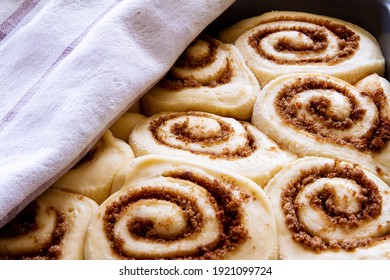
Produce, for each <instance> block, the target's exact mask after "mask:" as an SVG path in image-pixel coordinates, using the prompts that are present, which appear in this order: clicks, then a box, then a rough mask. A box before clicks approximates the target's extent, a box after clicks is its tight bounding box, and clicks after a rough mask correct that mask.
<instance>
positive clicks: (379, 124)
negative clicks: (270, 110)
mask: <svg viewBox="0 0 390 280" xmlns="http://www.w3.org/2000/svg"><path fill="white" fill-rule="evenodd" d="M313 89H323V90H334V91H337V92H338V93H340V94H342V95H344V96H345V97H347V99H348V100H349V102H350V105H351V112H350V114H349V116H348V117H347V118H345V119H340V118H339V117H338V116H337V115H336V114H334V113H333V112H332V110H331V108H330V101H329V100H328V99H327V98H325V97H315V98H313V99H312V100H311V101H310V102H309V103H308V104H306V105H305V106H306V110H307V111H308V112H310V113H311V118H312V119H307V118H303V117H298V109H300V108H301V107H302V105H301V107H300V106H297V104H294V103H293V102H292V99H293V98H294V97H295V96H296V95H298V94H300V93H301V92H304V91H307V90H313ZM362 94H365V93H362ZM369 97H370V98H371V100H372V101H373V102H374V104H375V105H376V106H377V108H378V111H379V112H380V113H379V116H378V119H377V120H376V122H374V123H373V124H372V127H371V128H370V129H368V131H367V132H366V133H365V135H363V136H362V137H360V138H356V137H352V136H346V137H341V136H337V135H331V134H329V132H328V131H326V130H324V129H322V128H321V125H322V126H324V127H326V128H334V129H341V130H343V129H348V128H350V127H352V126H353V125H354V123H356V122H358V121H360V120H362V118H363V116H364V114H365V110H364V109H362V108H359V106H358V103H357V100H356V98H355V97H354V96H353V95H352V93H350V91H349V90H348V89H347V88H345V87H342V86H340V85H337V84H335V83H333V82H331V81H326V80H324V79H318V78H316V77H309V78H299V79H296V80H294V81H293V82H291V83H289V84H287V85H285V86H284V87H283V88H282V89H281V90H280V91H279V92H278V95H277V97H276V99H275V101H274V106H275V108H276V111H277V113H278V114H279V115H280V116H282V117H283V119H284V120H285V121H286V122H287V123H289V124H291V125H293V126H294V127H296V128H298V129H300V130H305V131H307V132H309V133H311V134H312V135H313V136H315V137H316V138H317V140H319V141H321V140H324V139H328V140H330V141H333V142H334V143H336V144H339V145H348V146H351V147H354V148H355V149H357V150H360V151H374V152H377V151H380V150H381V149H383V148H384V147H385V146H386V145H387V143H388V142H389V141H390V121H389V116H388V115H387V114H385V113H383V112H386V111H385V110H384V109H382V108H383V107H384V106H385V105H384V104H386V103H385V102H384V101H383V99H384V98H385V97H384V94H383V92H382V94H380V93H377V94H376V96H375V97H371V96H369ZM320 124H321V125H320Z"/></svg>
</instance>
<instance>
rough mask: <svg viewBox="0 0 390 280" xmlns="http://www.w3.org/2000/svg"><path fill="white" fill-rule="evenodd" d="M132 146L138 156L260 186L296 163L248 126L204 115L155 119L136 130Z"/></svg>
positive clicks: (292, 157) (137, 127)
mask: <svg viewBox="0 0 390 280" xmlns="http://www.w3.org/2000/svg"><path fill="white" fill-rule="evenodd" d="M129 143H130V145H131V147H132V148H133V150H134V153H135V154H136V156H142V155H147V154H165V155H175V156H180V157H185V158H190V159H193V160H194V161H197V162H202V163H205V164H208V165H212V166H216V167H219V168H223V169H225V170H228V171H231V172H235V173H239V174H241V175H244V176H246V177H248V178H250V179H252V180H254V181H255V182H256V183H257V184H259V185H260V186H264V185H265V183H266V182H267V181H268V180H269V179H270V178H271V177H272V176H273V175H274V174H275V173H276V172H277V171H279V170H280V169H281V168H282V167H283V166H284V165H285V164H286V163H288V162H291V161H293V160H295V159H296V156H295V155H294V154H292V153H290V152H286V151H284V150H282V149H281V148H280V147H279V146H278V145H277V144H276V143H275V142H274V141H272V140H271V139H270V138H269V137H268V136H266V135H265V134H264V133H262V132H261V131H259V130H258V129H257V128H256V127H254V126H253V125H252V124H250V123H249V122H239V121H237V120H235V119H232V118H226V117H220V116H217V115H214V114H210V113H204V112H177V113H176V112H173V113H161V114H157V115H155V116H152V117H150V118H148V119H146V120H144V121H142V122H140V123H139V124H138V125H137V126H136V127H135V128H134V129H133V131H132V133H131V134H130V137H129Z"/></svg>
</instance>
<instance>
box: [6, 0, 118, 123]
mask: <svg viewBox="0 0 390 280" xmlns="http://www.w3.org/2000/svg"><path fill="white" fill-rule="evenodd" d="M122 1H123V0H117V1H115V2H114V3H113V4H111V6H109V7H108V8H107V9H106V10H105V11H104V12H103V13H102V14H101V15H100V16H99V17H97V18H96V19H95V20H94V21H93V22H92V23H91V24H90V25H89V26H88V27H87V28H86V29H85V30H84V31H83V32H82V33H81V34H80V35H79V36H78V37H77V38H76V39H74V40H73V41H72V42H71V43H70V44H69V45H68V46H67V47H66V48H65V50H64V51H63V52H62V53H61V55H60V56H59V57H58V58H57V59H56V60H55V61H54V62H53V64H52V65H51V66H50V67H49V68H48V69H47V70H46V71H45V73H44V74H43V75H42V76H41V77H40V78H39V79H38V80H37V81H36V82H35V83H34V85H33V86H32V87H31V88H30V89H29V90H28V91H27V92H26V93H25V94H24V95H23V96H22V98H21V99H19V101H18V102H17V103H16V104H15V106H14V107H13V108H12V109H11V110H10V111H9V112H8V113H7V114H6V115H5V116H4V117H3V118H2V119H1V120H0V131H1V130H3V129H4V128H5V127H6V126H7V125H8V124H9V123H10V122H11V121H12V120H13V119H14V118H15V117H16V116H17V114H18V113H19V112H20V110H21V109H22V108H23V107H24V106H25V105H26V104H27V103H28V102H29V100H30V99H31V98H32V97H33V96H34V94H35V93H36V92H37V91H38V90H39V88H40V87H41V85H42V84H43V83H44V81H45V80H46V79H47V77H48V76H49V75H50V74H51V73H52V72H53V71H54V69H56V68H57V66H58V65H59V64H60V62H61V61H62V60H64V59H65V58H66V57H67V56H68V55H69V54H71V53H72V52H73V50H74V49H75V48H76V47H77V45H79V44H80V43H81V41H82V40H83V39H84V38H85V36H86V35H87V34H88V33H89V31H90V30H91V29H92V28H93V27H94V26H95V25H96V24H97V23H98V22H99V21H100V20H101V19H102V18H103V17H104V16H105V15H107V14H108V13H109V12H110V11H111V10H112V9H114V8H115V7H116V6H117V5H118V4H119V3H120V2H122Z"/></svg>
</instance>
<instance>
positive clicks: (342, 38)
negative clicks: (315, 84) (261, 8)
mask: <svg viewBox="0 0 390 280" xmlns="http://www.w3.org/2000/svg"><path fill="white" fill-rule="evenodd" d="M277 21H299V22H306V23H312V24H316V25H318V27H317V28H312V27H307V26H299V25H297V26H294V27H279V26H274V27H266V28H263V29H260V30H259V31H257V32H256V33H254V34H253V35H251V36H249V38H248V44H249V45H250V46H251V47H252V48H254V49H255V50H256V51H257V53H258V54H259V55H260V56H262V57H264V58H266V59H268V60H270V61H274V62H275V63H277V64H310V63H313V64H315V63H327V64H328V65H334V64H337V63H340V62H342V61H343V60H345V59H347V58H348V57H350V56H352V55H353V54H354V53H355V52H356V50H357V49H358V48H359V40H360V37H359V36H358V35H357V34H355V33H354V32H353V31H352V30H350V29H349V28H347V27H346V26H344V25H342V24H339V23H334V22H332V21H330V20H326V19H318V18H311V17H305V16H279V17H274V18H270V19H267V20H263V21H261V22H259V25H260V24H264V23H270V22H277ZM323 28H327V29H328V30H330V31H331V32H332V33H334V34H335V35H336V36H337V37H338V46H339V51H338V52H337V53H336V54H333V55H330V54H327V55H325V56H323V57H313V58H307V57H306V55H308V54H309V53H318V54H319V53H321V52H322V51H324V50H325V49H326V47H327V45H328V41H327V37H326V36H327V35H326V33H325V30H324V29H323ZM281 31H297V32H300V33H302V34H305V35H306V36H308V37H309V38H310V39H311V40H312V41H313V42H314V44H313V46H311V47H308V46H307V45H305V44H303V43H301V44H297V43H296V42H294V43H292V42H291V41H290V40H289V39H288V38H283V39H281V40H280V41H279V42H278V44H277V45H276V46H274V48H275V49H276V50H277V51H279V52H286V51H288V52H293V53H294V52H295V53H299V54H300V55H301V56H302V58H300V59H297V60H285V59H278V58H276V57H275V56H273V55H271V54H268V53H266V52H265V51H264V50H263V49H261V48H260V47H259V43H260V41H261V40H262V39H263V38H265V37H267V36H268V35H270V34H272V33H275V32H281Z"/></svg>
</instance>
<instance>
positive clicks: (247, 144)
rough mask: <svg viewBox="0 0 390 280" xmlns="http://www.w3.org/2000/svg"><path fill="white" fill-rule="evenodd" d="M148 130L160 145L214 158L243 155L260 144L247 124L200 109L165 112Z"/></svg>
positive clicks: (245, 155)
mask: <svg viewBox="0 0 390 280" xmlns="http://www.w3.org/2000/svg"><path fill="white" fill-rule="evenodd" d="M149 130H150V133H151V134H152V135H153V137H154V139H155V140H156V141H157V142H158V143H160V144H161V145H166V146H169V147H172V148H175V149H178V150H185V151H188V152H191V153H194V154H199V155H206V156H209V157H211V158H226V159H236V158H244V157H248V156H250V155H251V154H252V153H253V152H254V151H255V150H256V148H258V146H257V145H258V143H257V141H256V140H255V138H254V136H253V135H252V133H251V132H250V131H249V130H248V129H247V127H246V126H245V124H242V123H240V122H237V121H235V120H232V119H223V118H219V117H216V116H213V115H211V114H206V113H201V112H185V113H181V112H179V113H169V114H164V115H162V116H160V117H159V118H157V119H155V120H153V121H152V122H151V123H150V125H149Z"/></svg>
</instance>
